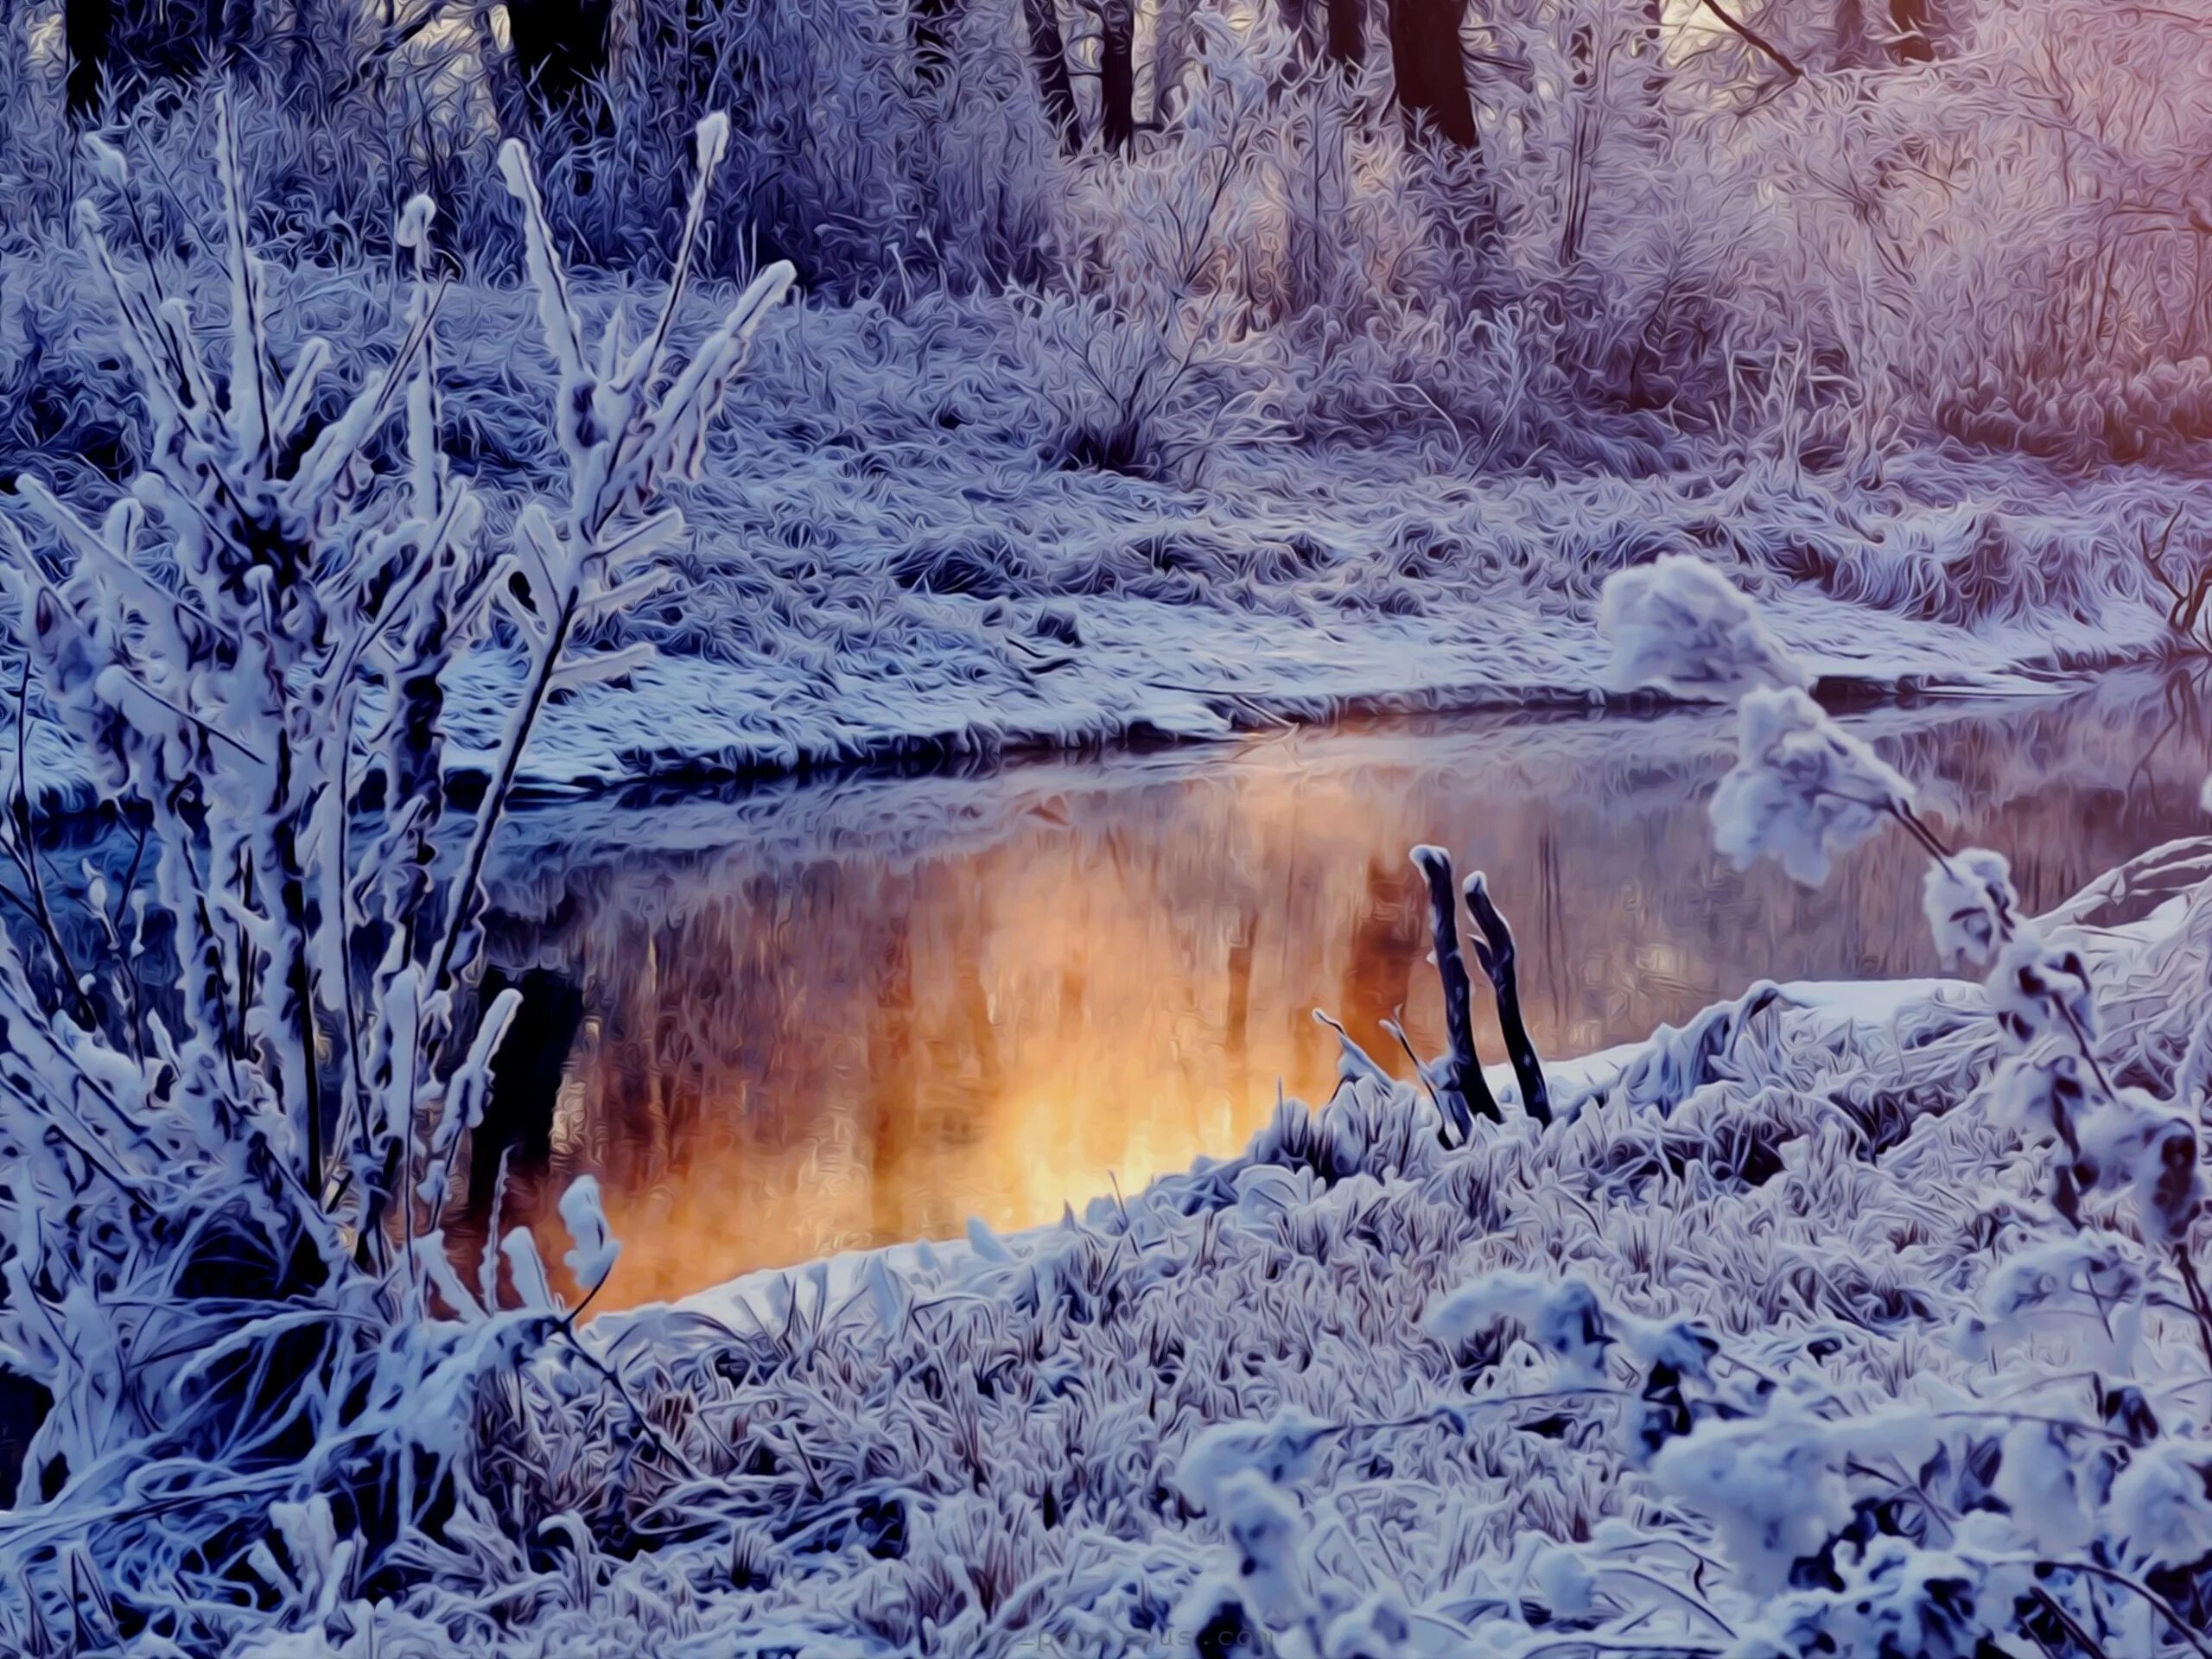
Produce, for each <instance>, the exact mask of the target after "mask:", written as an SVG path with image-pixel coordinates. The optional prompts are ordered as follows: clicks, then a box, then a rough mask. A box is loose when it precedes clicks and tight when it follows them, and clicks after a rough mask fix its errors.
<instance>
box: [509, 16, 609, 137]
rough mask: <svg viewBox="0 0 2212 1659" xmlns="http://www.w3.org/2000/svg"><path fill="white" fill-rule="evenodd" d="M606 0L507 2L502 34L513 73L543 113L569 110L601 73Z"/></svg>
mask: <svg viewBox="0 0 2212 1659" xmlns="http://www.w3.org/2000/svg"><path fill="white" fill-rule="evenodd" d="M612 10H613V8H612V5H611V0H512V3H511V4H510V5H509V6H508V8H507V38H508V40H509V41H512V44H513V48H514V57H515V73H516V74H517V75H518V76H519V77H520V78H521V79H522V83H523V85H524V86H526V87H528V88H530V90H531V94H532V96H533V97H535V98H536V99H537V102H538V104H539V105H540V106H541V107H543V108H544V109H546V110H548V111H563V112H571V111H575V110H576V109H578V108H579V107H580V106H581V105H582V102H583V96H584V92H585V90H586V88H588V86H590V85H591V83H592V81H593V80H594V79H595V78H597V77H598V76H600V75H601V74H603V73H606V69H607V22H608V21H609V16H610V14H611V12H612Z"/></svg>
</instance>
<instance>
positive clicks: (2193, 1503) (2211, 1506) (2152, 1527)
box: [2109, 1440, 2212, 1567]
mask: <svg viewBox="0 0 2212 1659" xmlns="http://www.w3.org/2000/svg"><path fill="white" fill-rule="evenodd" d="M2109 1507H2110V1510H2111V1513H2112V1516H2113V1521H2114V1522H2116V1525H2117V1530H2118V1531H2119V1533H2120V1535H2121V1536H2122V1537H2124V1538H2125V1539H2126V1541H2127V1548H2128V1554H2130V1555H2132V1556H2133V1558H2134V1559H2135V1560H2138V1561H2140V1562H2143V1563H2145V1564H2146V1565H2148V1566H2151V1567H2187V1566H2189V1565H2190V1564H2191V1563H2192V1562H2196V1561H2201V1560H2203V1559H2204V1557H2205V1556H2206V1555H2207V1554H2212V1446H2208V1445H2205V1444H2204V1443H2202V1442H2201V1441H2200V1442H2197V1443H2195V1444H2191V1443H2190V1442H2188V1441H2184V1440H2167V1441H2162V1442H2160V1443H2159V1444H2158V1445H2156V1446H2151V1447H2150V1448H2148V1449H2147V1450H2145V1451H2144V1452H2139V1453H2138V1454H2137V1455H2136V1457H2135V1459H2134V1460H2133V1462H2131V1463H2130V1464H2129V1465H2127V1467H2126V1470H2124V1471H2122V1472H2121V1474H2120V1478H2118V1479H2117V1480H2115V1481H2113V1484H2112V1502H2111V1504H2110V1506H2109Z"/></svg>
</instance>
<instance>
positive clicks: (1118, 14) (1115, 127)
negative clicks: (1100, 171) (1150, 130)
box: [1098, 0, 1137, 156]
mask: <svg viewBox="0 0 2212 1659" xmlns="http://www.w3.org/2000/svg"><path fill="white" fill-rule="evenodd" d="M1136 24H1137V18H1136V7H1135V5H1133V4H1127V3H1113V0H1109V3H1108V4H1107V5H1106V6H1104V7H1103V8H1102V9H1101V10H1100V11H1099V14H1098V143H1099V147H1100V148H1101V149H1103V150H1105V151H1106V153H1107V154H1109V156H1126V155H1128V153H1129V148H1130V146H1131V145H1133V144H1134V143H1135V142H1136V136H1137V108H1136V99H1137V54H1136Z"/></svg>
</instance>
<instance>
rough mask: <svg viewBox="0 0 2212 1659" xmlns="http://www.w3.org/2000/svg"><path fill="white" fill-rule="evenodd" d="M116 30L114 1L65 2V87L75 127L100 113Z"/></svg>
mask: <svg viewBox="0 0 2212 1659" xmlns="http://www.w3.org/2000/svg"><path fill="white" fill-rule="evenodd" d="M114 29H115V3H114V0H63V4H62V8H61V38H62V42H63V44H64V45H65V46H67V48H68V51H69V74H68V79H67V81H66V83H65V87H66V92H67V99H68V107H69V119H70V121H71V122H72V123H73V124H83V123H85V122H86V121H89V120H92V119H93V118H95V117H97V116H98V115H99V107H100V83H101V82H102V80H103V79H105V77H106V72H107V53H108V41H109V36H110V35H111V34H112V33H113V32H114Z"/></svg>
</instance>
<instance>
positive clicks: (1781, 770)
mask: <svg viewBox="0 0 2212 1659" xmlns="http://www.w3.org/2000/svg"><path fill="white" fill-rule="evenodd" d="M1739 718H1740V721H1741V740H1740V748H1739V758H1738V760H1737V762H1736V765H1735V767H1734V769H1733V770H1732V771H1731V772H1729V774H1728V775H1727V776H1726V778H1724V779H1721V780H1720V787H1719V790H1718V791H1716V792H1715V793H1714V795H1713V808H1712V811H1713V845H1714V846H1715V847H1717V848H1718V849H1719V850H1720V851H1721V852H1723V853H1726V855H1728V856H1729V857H1731V858H1732V859H1734V860H1735V861H1736V865H1737V868H1739V869H1742V868H1749V867H1750V866H1751V864H1752V863H1754V862H1756V861H1758V859H1759V858H1760V857H1762V856H1764V855H1772V856H1773V857H1775V858H1777V859H1779V860H1781V861H1782V867H1783V868H1784V869H1786V870H1788V871H1789V874H1791V875H1792V876H1794V877H1796V879H1797V880H1800V881H1803V882H1807V883H1811V884H1817V883H1819V882H1821V881H1824V880H1827V873H1828V861H1829V860H1830V858H1831V857H1833V856H1834V855H1835V854H1837V853H1840V852H1847V851H1849V850H1850V849H1852V848H1853V847H1854V846H1856V845H1858V843H1859V842H1861V841H1864V840H1865V839H1866V837H1867V836H1870V835H1872V833H1873V832H1874V831H1875V830H1876V829H1879V828H1880V827H1881V824H1882V821H1883V819H1884V817H1886V816H1888V815H1890V814H1891V813H1893V812H1897V811H1901V810H1904V809H1905V808H1908V807H1910V805H1911V804H1912V785H1910V784H1909V783H1907V782H1906V781H1905V779H1904V776H1903V775H1902V774H1900V773H1899V772H1897V770H1896V769H1895V768H1894V767H1892V766H1890V765H1889V764H1888V763H1887V762H1886V761H1885V760H1882V759H1881V757H1880V756H1878V755H1877V754H1876V753H1874V751H1873V750H1872V749H1871V748H1869V747H1867V746H1866V744H1865V743H1863V742H1861V741H1859V739H1857V738H1855V737H1853V736H1852V735H1851V734H1849V733H1847V732H1846V731H1844V730H1843V729H1842V728H1840V727H1839V726H1837V725H1836V723H1835V722H1834V721H1832V720H1830V719H1829V718H1828V717H1827V715H1825V714H1824V713H1822V712H1821V706H1820V705H1819V704H1818V703H1816V702H1814V701H1813V700H1812V698H1810V697H1808V696H1806V695H1805V694H1804V693H1803V692H1802V691H1800V690H1795V689H1794V688H1792V689H1787V690H1757V691H1752V692H1750V693H1748V694H1747V695H1746V696H1745V698H1744V702H1743V708H1742V710H1741V713H1740V716H1739Z"/></svg>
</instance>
